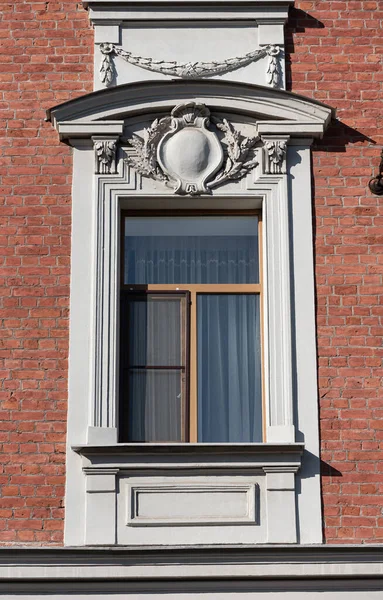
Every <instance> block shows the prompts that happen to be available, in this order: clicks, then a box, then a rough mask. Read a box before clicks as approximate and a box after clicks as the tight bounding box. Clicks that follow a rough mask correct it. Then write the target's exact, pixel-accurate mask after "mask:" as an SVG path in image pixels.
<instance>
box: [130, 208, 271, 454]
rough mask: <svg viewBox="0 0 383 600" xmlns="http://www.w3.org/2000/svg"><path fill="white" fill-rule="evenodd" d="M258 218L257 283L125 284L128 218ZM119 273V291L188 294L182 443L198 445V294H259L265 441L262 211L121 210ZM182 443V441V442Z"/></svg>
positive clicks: (264, 433) (264, 437)
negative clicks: (186, 420) (125, 238)
mask: <svg viewBox="0 0 383 600" xmlns="http://www.w3.org/2000/svg"><path fill="white" fill-rule="evenodd" d="M222 216H224V217H228V216H233V217H244V216H257V217H258V260H259V265H258V272H259V283H239V284H210V283H206V284H205V283H204V284H200V283H197V284H160V283H159V284H146V285H145V284H141V285H140V284H125V283H124V274H125V262H124V259H125V253H124V237H125V231H124V223H125V218H127V217H162V218H165V217H222ZM120 240H121V261H120V264H121V271H120V289H121V290H128V291H131V292H132V294H137V293H140V292H141V293H143V292H149V293H150V292H157V293H161V292H162V293H166V292H167V293H170V292H173V293H174V292H189V294H190V305H189V325H188V327H187V329H188V352H187V355H188V362H187V365H188V368H187V374H188V377H187V382H186V389H187V392H188V397H187V401H186V405H187V410H186V413H187V417H188V421H189V428H188V435H187V434H186V438H187V439H185V441H186V442H189V443H198V398H197V381H198V380H197V377H198V373H197V363H198V357H197V294H258V295H259V296H260V320H261V338H260V346H261V347H260V355H261V390H262V391H261V393H262V434H263V435H262V437H263V440H262V441H265V439H266V419H265V416H266V406H265V374H264V325H263V323H264V312H263V302H264V298H263V235H262V211H261V210H187V209H185V210H168V209H167V210H122V211H121V236H120ZM183 430H184V429H183ZM182 441H183V440H182Z"/></svg>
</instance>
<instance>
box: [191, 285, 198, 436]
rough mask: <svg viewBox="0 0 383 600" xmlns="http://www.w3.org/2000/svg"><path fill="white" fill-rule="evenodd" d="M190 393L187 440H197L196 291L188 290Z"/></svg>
mask: <svg viewBox="0 0 383 600" xmlns="http://www.w3.org/2000/svg"><path fill="white" fill-rule="evenodd" d="M189 385H190V388H189V389H190V394H189V421H190V433H189V441H190V442H197V441H198V415H197V292H196V291H195V290H191V291H190V383H189Z"/></svg>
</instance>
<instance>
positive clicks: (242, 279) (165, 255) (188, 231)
mask: <svg viewBox="0 0 383 600" xmlns="http://www.w3.org/2000/svg"><path fill="white" fill-rule="evenodd" d="M124 260H125V264H124V283H125V284H150V283H153V284H158V283H164V284H172V283H180V284H181V283H182V284H184V283H258V281H259V270H258V217H257V216H248V217H235V216H234V217H157V218H155V217H152V218H150V217H149V218H139V217H127V218H126V219H125V247H124Z"/></svg>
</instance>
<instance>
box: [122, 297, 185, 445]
mask: <svg viewBox="0 0 383 600" xmlns="http://www.w3.org/2000/svg"><path fill="white" fill-rule="evenodd" d="M187 298H188V295H187V293H185V292H184V293H179V294H174V293H169V294H167V293H164V294H162V293H157V294H156V293H150V294H131V293H129V292H128V291H126V290H122V292H121V310H120V321H121V334H120V338H121V352H120V365H121V376H120V397H121V402H120V431H121V436H120V441H128V442H174V441H178V442H180V441H184V440H185V437H186V410H187V395H186V376H187V373H186V343H187V339H186V337H187V326H186V325H187V309H188V304H187Z"/></svg>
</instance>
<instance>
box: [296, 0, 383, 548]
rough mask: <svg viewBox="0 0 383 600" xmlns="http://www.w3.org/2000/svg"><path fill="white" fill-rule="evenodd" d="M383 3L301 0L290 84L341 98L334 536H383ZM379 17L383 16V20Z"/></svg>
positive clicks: (328, 185) (331, 499) (335, 203)
mask: <svg viewBox="0 0 383 600" xmlns="http://www.w3.org/2000/svg"><path fill="white" fill-rule="evenodd" d="M382 8H383V3H382V2H353V1H349V2H324V1H321V2H299V3H297V4H296V8H295V9H292V10H291V20H290V22H289V24H290V28H289V40H290V44H289V47H288V52H289V56H290V60H291V65H290V81H291V82H290V89H291V90H292V91H294V92H297V93H301V94H305V95H306V96H309V97H312V98H315V99H316V100H320V101H322V102H325V103H327V104H329V105H331V106H333V107H336V109H337V116H338V122H337V123H335V124H334V125H333V126H332V127H331V128H330V129H329V130H328V131H327V133H326V136H325V138H324V139H323V141H322V142H321V143H319V144H316V145H315V146H314V152H313V165H314V175H315V181H314V183H313V186H314V192H315V204H314V216H315V220H314V232H315V260H316V294H317V335H318V360H319V387H320V389H319V396H320V425H321V446H322V455H321V458H322V461H323V463H322V467H323V477H322V490H323V506H324V515H325V539H326V541H327V542H330V543H337V544H339V543H348V544H349V543H359V544H360V543H378V542H383V517H382V510H381V508H382V492H383V461H382V458H383V453H382V440H383V393H382V382H383V368H382V367H383V365H382V358H383V348H382V334H383V327H382V317H383V307H382V300H383V287H382V275H383V209H382V208H381V206H382V201H381V199H380V198H379V197H376V196H373V195H372V194H371V193H370V192H369V190H368V187H367V183H368V180H369V179H370V177H371V175H372V173H375V172H376V170H377V168H378V165H379V155H380V151H381V146H382V144H383V136H382V132H381V131H380V128H381V124H382V103H381V97H382V88H383V70H382V47H383V40H382V36H381V24H382V21H381V19H382V16H383V13H382ZM379 19H380V20H379Z"/></svg>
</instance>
